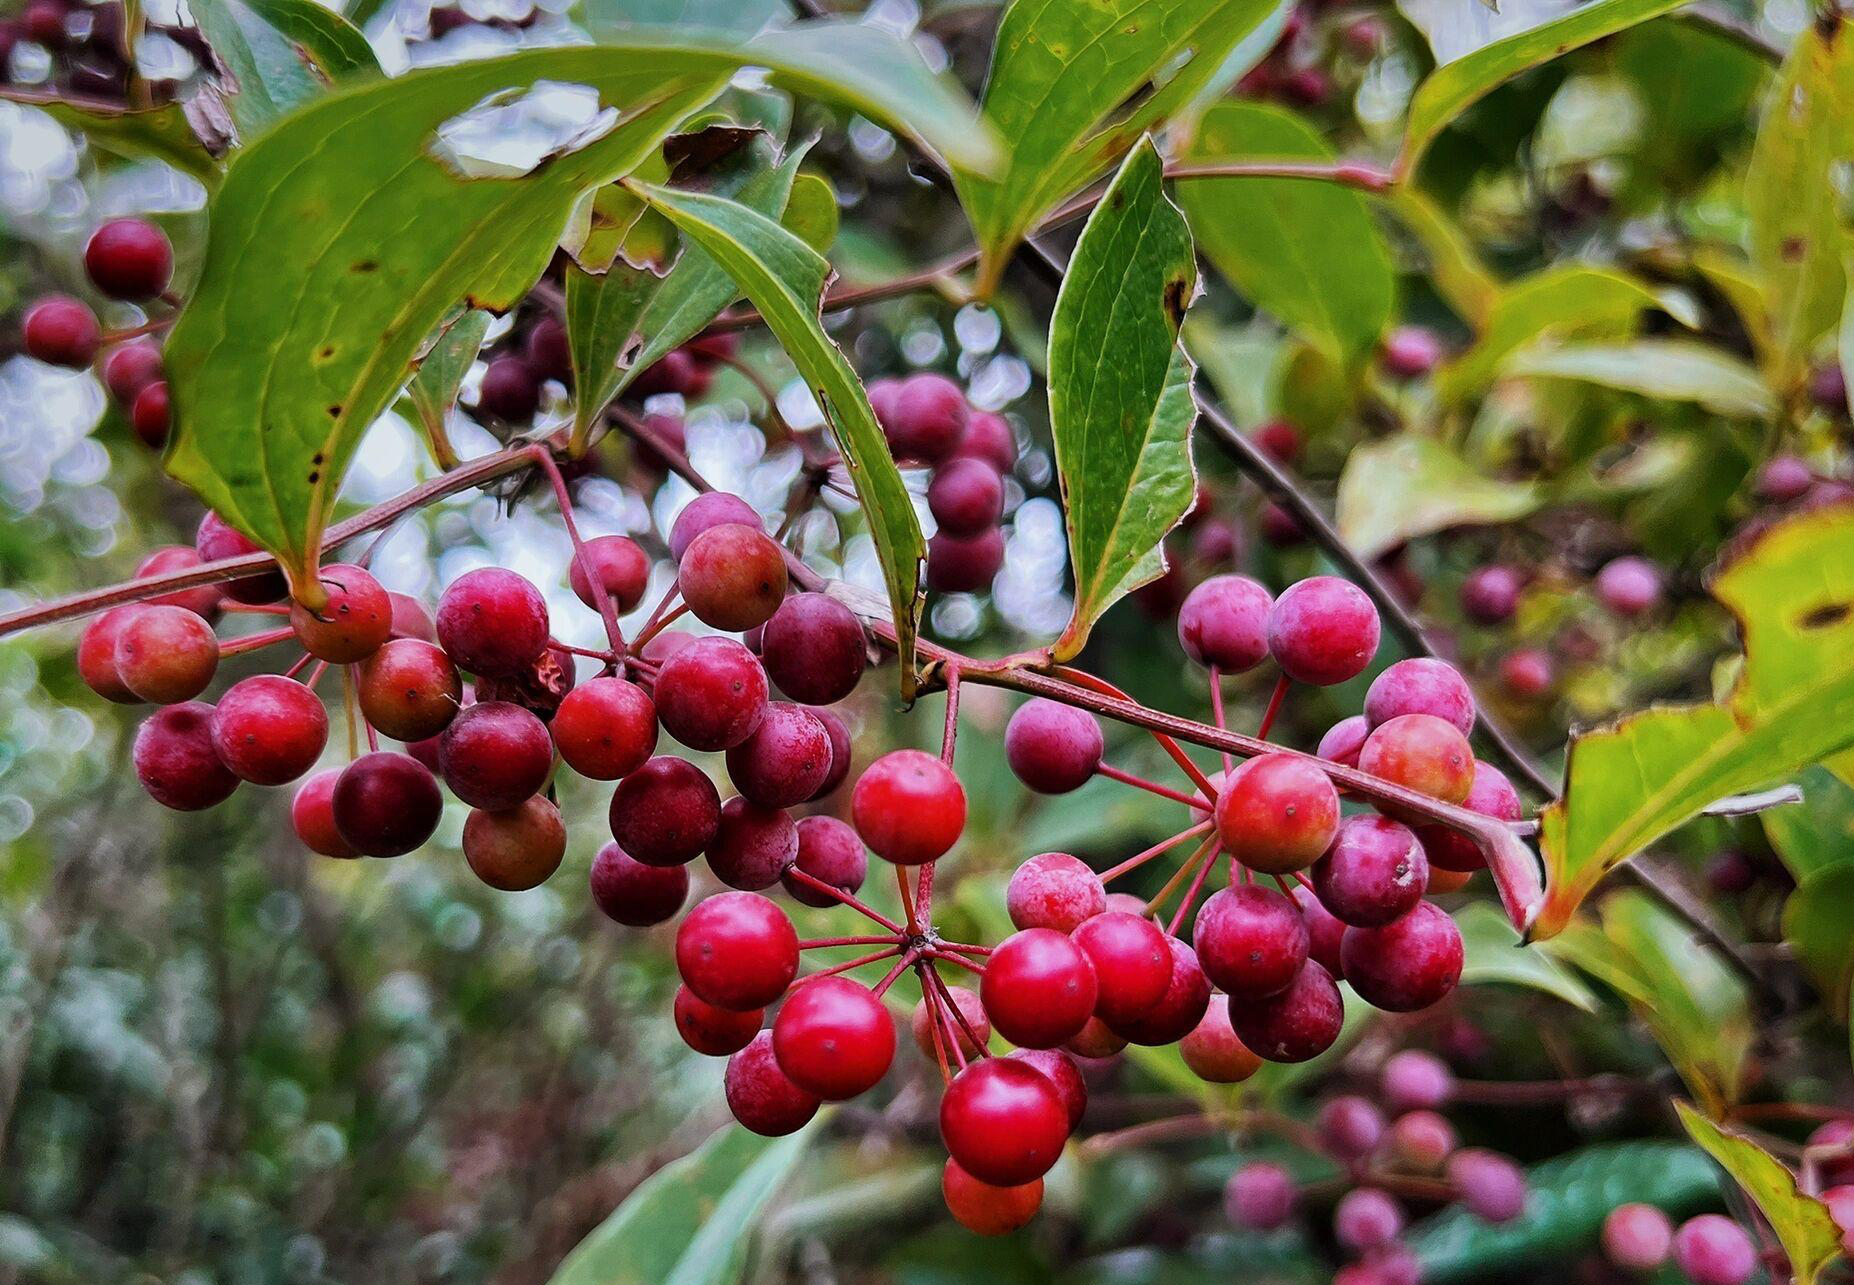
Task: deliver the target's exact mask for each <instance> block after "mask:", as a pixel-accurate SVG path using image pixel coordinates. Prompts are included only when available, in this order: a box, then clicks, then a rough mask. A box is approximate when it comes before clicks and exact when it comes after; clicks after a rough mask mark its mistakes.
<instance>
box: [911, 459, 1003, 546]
mask: <svg viewBox="0 0 1854 1285" xmlns="http://www.w3.org/2000/svg"><path fill="white" fill-rule="evenodd" d="M927 507H928V509H929V510H930V511H931V512H932V513H933V517H934V521H936V522H938V523H939V524H940V529H941V530H942V531H945V532H947V533H948V534H949V535H956V536H974V535H978V534H979V533H981V532H983V531H985V530H987V529H989V528H991V527H995V526H997V525H998V522H999V520H1000V519H1001V518H1002V517H1003V516H1004V480H1003V479H1002V478H1001V477H999V476H998V472H997V470H996V469H994V468H992V466H991V465H990V464H989V463H988V462H986V461H985V460H977V459H969V458H968V459H955V460H948V461H947V462H946V463H945V464H942V465H941V466H940V468H939V469H938V470H937V471H936V472H935V473H934V477H933V481H932V482H931V483H929V484H928V487H927Z"/></svg>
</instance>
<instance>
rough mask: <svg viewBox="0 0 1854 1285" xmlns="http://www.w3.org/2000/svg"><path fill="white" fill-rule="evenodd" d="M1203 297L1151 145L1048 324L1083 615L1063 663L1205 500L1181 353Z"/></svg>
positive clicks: (1104, 209) (1113, 195) (1084, 243)
mask: <svg viewBox="0 0 1854 1285" xmlns="http://www.w3.org/2000/svg"><path fill="white" fill-rule="evenodd" d="M1196 295H1197V261H1196V259H1195V257H1194V256H1193V254H1192V251H1191V231H1190V229H1189V228H1188V227H1186V226H1185V220H1184V215H1183V214H1181V213H1179V211H1178V207H1177V206H1175V205H1173V204H1172V203H1171V202H1170V201H1169V200H1167V199H1166V196H1165V163H1164V161H1162V160H1161V159H1160V157H1159V149H1158V148H1157V147H1155V146H1153V143H1152V140H1151V139H1144V140H1142V141H1141V142H1140V144H1139V145H1138V146H1137V147H1135V148H1134V149H1133V151H1132V153H1131V154H1130V155H1129V156H1128V157H1127V159H1126V163H1125V164H1124V165H1122V166H1121V167H1120V172H1119V173H1118V174H1116V175H1115V176H1114V181H1113V182H1112V183H1111V184H1110V185H1109V186H1108V189H1107V194H1106V195H1105V196H1103V197H1102V198H1101V203H1100V204H1099V205H1097V206H1096V207H1095V209H1094V213H1093V214H1091V215H1090V216H1089V218H1088V225H1087V226H1086V227H1085V228H1083V229H1082V234H1081V240H1080V241H1078V242H1077V243H1076V246H1075V253H1074V255H1073V256H1071V258H1070V260H1069V270H1068V273H1067V275H1065V276H1064V277H1063V279H1062V289H1061V290H1060V291H1059V292H1058V293H1057V295H1056V310H1055V314H1054V316H1053V317H1051V319H1050V323H1049V424H1050V435H1051V437H1052V438H1053V439H1054V441H1055V446H1056V467H1057V470H1058V471H1059V473H1060V475H1061V479H1062V495H1063V500H1064V509H1065V517H1066V521H1067V524H1068V532H1069V560H1070V563H1071V564H1072V565H1073V567H1074V570H1075V611H1074V614H1073V615H1071V616H1070V618H1069V623H1068V626H1067V628H1065V629H1064V630H1063V631H1062V637H1061V638H1060V639H1058V640H1057V642H1056V647H1055V654H1056V657H1057V659H1059V660H1068V659H1070V658H1071V657H1073V656H1074V655H1075V654H1076V653H1077V652H1079V651H1080V650H1081V649H1082V645H1083V644H1084V643H1086V642H1087V641H1088V633H1089V631H1090V630H1091V629H1093V628H1094V623H1095V621H1097V620H1099V619H1100V618H1101V613H1102V612H1104V611H1106V610H1107V609H1108V608H1109V607H1110V606H1112V605H1113V604H1114V602H1115V601H1116V600H1118V599H1119V598H1120V596H1121V595H1122V594H1125V593H1127V592H1129V591H1130V590H1133V589H1137V588H1138V587H1139V586H1140V585H1142V584H1144V583H1146V582H1147V581H1148V580H1151V579H1153V578H1154V577H1155V576H1157V575H1159V574H1160V572H1162V571H1163V570H1164V569H1165V568H1164V561H1163V556H1162V554H1161V553H1160V541H1162V540H1163V539H1164V538H1165V533H1166V532H1167V531H1169V530H1171V529H1172V528H1173V527H1174V526H1176V525H1177V524H1178V521H1179V519H1180V518H1182V517H1184V515H1185V513H1186V511H1187V510H1188V509H1190V507H1191V502H1192V499H1193V498H1194V496H1195V495H1196V493H1197V473H1196V470H1195V469H1193V467H1192V465H1191V423H1192V421H1193V420H1194V419H1196V418H1197V406H1196V404H1195V403H1194V402H1193V401H1192V399H1191V377H1192V374H1193V373H1194V371H1195V369H1196V367H1195V366H1194V365H1193V363H1192V361H1191V359H1190V357H1188V356H1186V355H1185V351H1184V348H1183V346H1182V345H1181V344H1180V343H1179V342H1178V332H1179V329H1180V327H1181V326H1183V324H1184V315H1185V309H1186V308H1188V307H1189V306H1190V305H1191V300H1192V299H1193V298H1195V297H1196Z"/></svg>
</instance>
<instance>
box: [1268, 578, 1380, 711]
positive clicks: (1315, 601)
mask: <svg viewBox="0 0 1854 1285" xmlns="http://www.w3.org/2000/svg"><path fill="white" fill-rule="evenodd" d="M1268 650H1269V652H1270V653H1272V654H1273V656H1274V658H1275V663H1276V664H1277V665H1279V666H1281V669H1282V672H1283V673H1285V674H1286V675H1287V676H1288V677H1289V678H1292V679H1293V680H1295V681H1296V682H1301V683H1311V684H1313V685H1314V686H1316V687H1330V686H1332V685H1333V684H1334V683H1343V682H1345V681H1346V680H1347V679H1350V678H1356V677H1357V676H1358V675H1359V674H1361V673H1363V672H1364V670H1365V666H1367V665H1369V664H1370V663H1371V658H1372V657H1373V656H1374V655H1376V654H1377V650H1378V609H1377V608H1376V607H1374V606H1373V605H1372V604H1371V599H1370V598H1368V597H1366V596H1365V592H1364V590H1362V589H1360V588H1358V587H1357V586H1356V585H1353V584H1350V583H1349V582H1347V581H1344V580H1341V579H1339V578H1338V577H1337V576H1313V577H1311V578H1310V579H1307V580H1302V581H1299V582H1297V583H1295V584H1292V585H1289V586H1288V587H1287V588H1286V589H1285V590H1283V591H1282V593H1281V596H1280V597H1279V598H1277V599H1275V606H1274V610H1273V611H1271V612H1270V613H1269V615H1268Z"/></svg>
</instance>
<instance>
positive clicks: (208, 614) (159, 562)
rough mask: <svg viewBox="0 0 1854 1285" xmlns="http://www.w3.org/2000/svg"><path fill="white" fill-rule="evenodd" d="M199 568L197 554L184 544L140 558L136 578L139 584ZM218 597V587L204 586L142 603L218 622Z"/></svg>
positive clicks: (180, 590) (174, 545) (213, 585)
mask: <svg viewBox="0 0 1854 1285" xmlns="http://www.w3.org/2000/svg"><path fill="white" fill-rule="evenodd" d="M200 564H201V559H200V555H199V552H198V551H197V550H195V549H190V548H188V547H187V546H186V545H184V544H170V545H167V546H165V547H163V548H159V549H156V550H155V551H154V552H153V553H151V554H149V555H148V556H147V557H145V558H143V559H142V560H141V562H140V563H138V564H137V565H136V568H135V578H136V579H137V580H140V579H142V578H143V577H145V576H165V575H172V574H174V573H175V572H184V571H192V570H194V569H196V568H197V567H199V566H200ZM221 597H222V595H221V594H220V592H219V586H218V585H216V584H206V585H195V586H194V587H193V588H191V589H176V590H174V591H173V592H172V593H164V594H160V595H158V596H156V597H153V598H147V599H144V601H145V602H147V603H149V604H150V605H161V606H168V607H185V608H186V609H187V610H188V611H191V612H192V613H193V614H194V615H196V616H199V617H200V618H201V619H203V620H209V621H210V620H217V619H218V618H219V611H220V600H221Z"/></svg>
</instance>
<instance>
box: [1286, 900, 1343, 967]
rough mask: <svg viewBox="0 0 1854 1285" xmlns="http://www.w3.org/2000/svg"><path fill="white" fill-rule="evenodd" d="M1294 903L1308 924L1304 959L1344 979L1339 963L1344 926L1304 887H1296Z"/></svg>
mask: <svg viewBox="0 0 1854 1285" xmlns="http://www.w3.org/2000/svg"><path fill="white" fill-rule="evenodd" d="M1292 891H1293V894H1294V904H1295V905H1297V906H1299V907H1300V917H1301V919H1302V921H1304V922H1305V923H1306V925H1307V958H1308V959H1315V960H1318V961H1319V964H1320V967H1321V968H1324V969H1325V970H1326V971H1327V972H1329V973H1331V974H1332V975H1333V976H1334V977H1343V976H1345V969H1344V968H1342V967H1341V966H1340V962H1339V944H1340V943H1341V942H1342V941H1344V940H1345V928H1346V926H1345V924H1344V923H1342V922H1340V921H1339V920H1338V919H1335V918H1333V913H1332V911H1330V910H1328V909H1327V908H1326V907H1325V906H1323V905H1321V904H1320V898H1319V896H1318V895H1317V894H1316V893H1315V892H1314V891H1313V889H1311V888H1309V887H1307V886H1306V885H1305V884H1298V883H1297V884H1295V885H1294V887H1293V889H1292Z"/></svg>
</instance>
